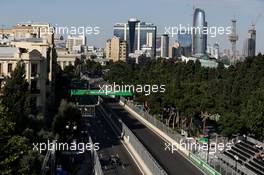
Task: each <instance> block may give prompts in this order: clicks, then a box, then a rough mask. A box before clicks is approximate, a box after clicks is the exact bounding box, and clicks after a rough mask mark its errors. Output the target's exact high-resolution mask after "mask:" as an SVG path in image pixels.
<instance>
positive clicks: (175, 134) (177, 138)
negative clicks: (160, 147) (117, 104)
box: [120, 97, 184, 143]
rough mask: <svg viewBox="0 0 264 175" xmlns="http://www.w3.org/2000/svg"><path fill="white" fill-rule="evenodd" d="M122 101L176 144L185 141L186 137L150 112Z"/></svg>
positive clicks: (123, 100)
mask: <svg viewBox="0 0 264 175" xmlns="http://www.w3.org/2000/svg"><path fill="white" fill-rule="evenodd" d="M120 101H121V102H123V103H124V104H125V105H127V106H129V107H130V108H131V109H133V110H134V111H135V112H136V113H138V114H139V115H140V116H142V117H143V118H144V119H146V120H147V121H149V122H150V123H151V124H153V125H154V126H155V127H157V128H159V129H160V130H161V131H163V132H164V133H166V134H167V135H168V136H169V137H171V138H172V139H173V140H175V141H176V142H178V143H180V141H181V140H184V137H183V136H182V135H181V134H179V133H178V132H177V131H175V130H173V129H172V128H170V127H168V126H167V125H166V124H164V123H162V122H161V121H159V120H158V119H157V118H156V117H153V116H152V115H150V114H149V113H148V112H146V111H143V110H142V109H140V108H138V107H136V106H135V105H134V104H133V103H131V102H129V101H126V99H125V98H123V97H121V98H120Z"/></svg>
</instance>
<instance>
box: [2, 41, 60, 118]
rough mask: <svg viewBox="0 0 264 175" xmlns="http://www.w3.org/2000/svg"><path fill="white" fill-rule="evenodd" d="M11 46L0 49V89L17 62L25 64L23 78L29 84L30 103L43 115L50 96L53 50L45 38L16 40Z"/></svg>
mask: <svg viewBox="0 0 264 175" xmlns="http://www.w3.org/2000/svg"><path fill="white" fill-rule="evenodd" d="M11 45H12V46H8V47H6V46H4V47H0V75H1V88H2V87H3V86H4V81H5V78H7V77H9V76H10V74H11V72H12V71H13V70H14V69H15V67H16V65H17V63H18V62H19V61H21V62H23V63H24V64H25V72H26V75H25V78H26V80H27V81H28V83H29V90H30V93H31V102H32V103H33V105H34V106H35V109H36V110H37V111H39V112H42V113H43V114H45V112H46V104H47V101H48V100H47V98H49V97H50V96H48V95H47V94H50V95H51V94H52V89H51V87H52V86H51V83H47V82H51V81H53V73H52V72H53V71H54V64H53V62H54V61H53V60H54V59H55V58H54V57H53V56H52V55H54V54H53V53H52V52H53V49H52V48H51V45H50V44H49V43H48V40H47V39H45V38H34V39H27V40H18V41H13V42H12V43H11Z"/></svg>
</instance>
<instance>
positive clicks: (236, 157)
mask: <svg viewBox="0 0 264 175" xmlns="http://www.w3.org/2000/svg"><path fill="white" fill-rule="evenodd" d="M234 158H235V160H236V168H235V174H237V161H238V159H239V158H238V156H237V155H234Z"/></svg>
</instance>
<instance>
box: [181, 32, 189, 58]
mask: <svg viewBox="0 0 264 175" xmlns="http://www.w3.org/2000/svg"><path fill="white" fill-rule="evenodd" d="M178 42H179V44H180V47H181V49H180V52H181V53H180V54H181V55H184V56H187V57H188V56H191V54H192V34H191V31H180V32H179V33H178Z"/></svg>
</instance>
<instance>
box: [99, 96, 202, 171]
mask: <svg viewBox="0 0 264 175" xmlns="http://www.w3.org/2000/svg"><path fill="white" fill-rule="evenodd" d="M103 105H104V108H105V109H106V110H107V111H108V113H109V114H111V116H112V117H116V118H121V119H122V121H123V122H124V123H125V124H126V125H127V126H128V127H129V129H131V130H132V132H133V133H134V134H135V136H136V137H137V138H138V139H139V140H140V141H141V143H142V144H143V145H144V146H145V147H146V148H147V149H148V151H149V152H150V153H151V154H152V156H153V157H154V158H155V159H156V161H157V162H158V163H159V164H160V165H161V166H162V167H163V169H164V170H165V171H166V172H167V173H168V174H169V175H202V174H203V173H202V172H201V171H200V170H199V169H198V168H197V167H195V166H194V165H193V164H192V163H191V162H189V161H188V160H186V158H184V157H183V156H182V155H181V154H180V153H178V152H174V153H173V154H172V153H171V152H170V151H165V142H164V140H162V139H161V137H159V136H157V135H156V134H155V133H154V132H153V131H151V130H150V129H149V128H147V127H145V126H144V125H143V124H142V123H140V122H139V121H138V120H137V119H136V118H135V117H133V116H132V115H130V114H129V112H127V111H126V110H125V109H124V108H123V107H122V106H120V105H119V103H118V102H117V101H115V100H113V99H104V102H103Z"/></svg>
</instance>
